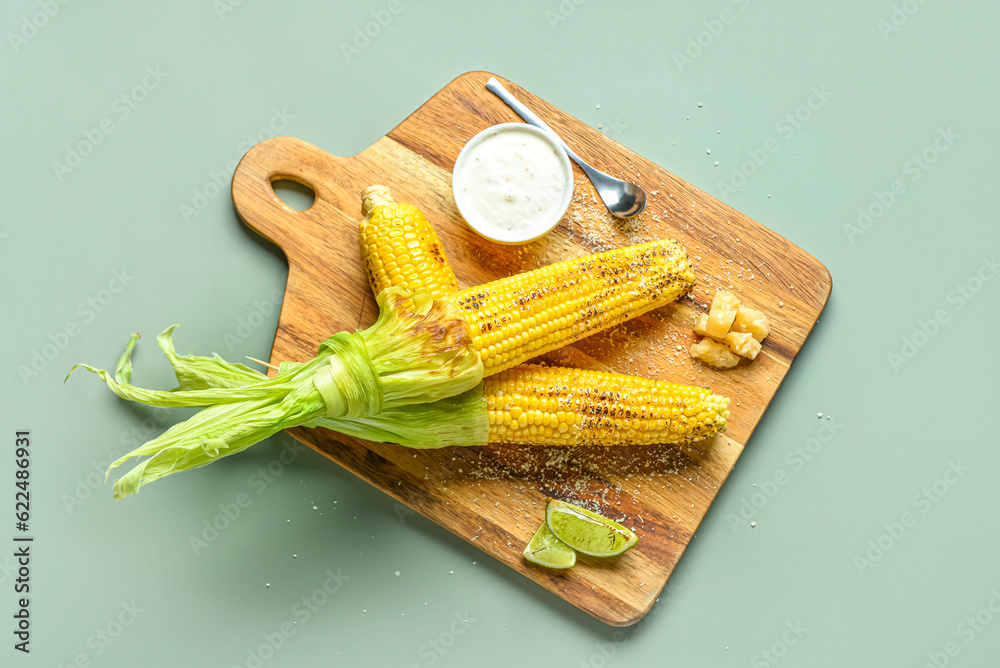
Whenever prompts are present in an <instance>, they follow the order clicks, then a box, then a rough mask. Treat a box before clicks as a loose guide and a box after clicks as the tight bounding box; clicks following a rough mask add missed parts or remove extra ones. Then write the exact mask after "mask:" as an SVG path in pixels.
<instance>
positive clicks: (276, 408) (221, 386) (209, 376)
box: [67, 288, 488, 498]
mask: <svg viewBox="0 0 1000 668" xmlns="http://www.w3.org/2000/svg"><path fill="white" fill-rule="evenodd" d="M408 300H409V301H408ZM378 303H379V307H380V314H379V318H378V320H377V321H376V323H375V324H374V325H372V327H370V328H368V329H366V330H364V331H362V332H355V333H346V332H341V333H339V334H335V335H333V336H331V337H330V338H329V339H327V340H326V341H324V342H323V343H322V344H321V345H320V347H319V351H318V353H317V356H316V357H315V358H313V359H312V360H310V361H308V362H305V363H288V364H282V365H281V367H280V369H279V373H278V375H277V376H276V377H274V378H268V377H267V376H265V375H263V374H261V373H259V372H257V371H254V370H252V369H250V368H248V367H245V366H243V365H241V364H232V363H229V362H226V361H225V360H223V359H222V358H220V357H219V356H218V355H216V356H214V357H201V356H196V355H178V354H177V353H176V351H175V350H174V346H173V339H172V337H173V330H174V329H175V328H176V327H177V326H176V325H174V326H172V327H169V328H168V329H167V330H165V331H164V332H163V333H162V334H160V336H159V337H158V339H157V340H158V342H159V344H160V347H161V348H162V349H163V351H164V354H166V356H167V359H168V360H169V361H170V364H171V366H172V367H173V369H174V374H175V375H176V376H177V381H178V387H177V388H175V389H173V390H170V391H159V390H147V389H144V388H141V387H137V386H135V385H132V384H131V375H132V364H131V354H132V350H133V349H134V347H135V344H136V341H137V340H138V338H139V337H138V335H134V336H133V337H132V338H131V339H130V340H129V343H128V345H127V347H126V350H125V352H124V354H123V355H122V357H121V359H120V360H119V362H118V365H117V367H116V370H115V374H114V376H112V375H111V374H109V373H108V372H107V371H105V370H103V369H97V368H95V367H92V366H89V365H86V364H78V365H76V366H74V367H73V369H72V370H71V371H70V373H72V372H73V370H75V369H76V368H77V367H82V368H84V369H86V370H88V371H90V372H92V373H94V374H97V375H98V376H99V377H100V378H101V379H102V380H103V381H104V382H105V383H106V384H107V385H108V387H109V388H110V389H111V390H112V391H113V392H114V393H115V394H117V395H118V396H120V397H122V398H123V399H128V400H131V401H138V402H141V403H145V404H149V405H153V406H204V407H206V408H204V409H203V410H202V411H201V412H199V413H197V414H196V415H194V416H193V417H191V418H190V419H188V420H187V421H185V422H182V423H180V424H177V425H174V426H173V427H171V428H170V429H169V430H167V431H166V432H165V433H164V434H162V435H161V436H159V437H157V438H155V439H153V440H151V441H149V442H148V443H146V444H144V445H143V446H141V447H140V448H137V449H136V450H133V451H132V452H130V453H128V454H127V455H125V456H123V457H121V458H120V459H118V460H117V461H115V462H113V463H112V464H111V466H110V467H109V468H108V471H109V472H110V471H111V470H112V469H114V468H116V467H118V466H120V465H122V464H123V463H125V462H126V461H128V460H129V459H131V458H133V457H149V459H147V460H145V461H144V462H142V463H140V464H138V465H137V466H136V467H135V468H134V469H133V470H132V471H130V472H129V473H128V474H126V475H125V476H124V477H123V478H121V479H120V480H118V481H117V482H116V483H115V498H122V497H124V496H128V495H130V494H135V493H136V492H137V491H138V490H139V488H140V487H142V486H143V485H145V484H148V483H150V482H152V481H154V480H158V479H159V478H162V477H164V476H166V475H169V474H171V473H177V472H180V471H186V470H190V469H194V468H198V467H201V466H205V465H207V464H210V463H211V462H212V461H214V460H216V459H219V458H221V457H224V456H227V455H231V454H235V453H237V452H240V451H242V450H244V449H246V448H248V447H250V446H251V445H253V444H254V443H257V442H258V441H261V440H263V439H264V438H267V437H268V436H271V435H272V434H275V433H277V432H278V431H281V430H282V429H288V428H290V427H296V426H306V427H314V426H316V425H317V424H318V423H320V422H321V421H329V422H328V423H329V425H331V426H332V425H333V424H334V423H336V424H338V425H339V426H340V427H341V428H342V429H344V430H347V431H345V433H349V434H352V435H357V436H359V437H361V438H366V437H369V438H370V437H375V438H372V440H396V439H397V438H399V439H401V440H409V441H410V442H412V443H413V444H414V447H432V444H433V443H436V442H437V441H436V440H435V439H437V438H439V437H446V438H450V439H457V438H460V437H461V438H465V437H467V436H470V435H478V434H482V433H485V432H483V426H482V425H483V424H485V422H483V421H485V420H486V415H487V414H486V410H485V406H484V407H483V408H482V413H481V415H479V414H477V411H476V410H474V409H473V408H472V406H473V403H474V402H473V401H472V400H471V399H469V398H467V399H464V400H461V401H458V402H457V403H445V404H441V405H440V406H439V407H438V409H437V410H436V411H435V410H434V409H424V408H419V407H418V406H419V405H420V404H424V403H431V402H437V401H441V400H445V399H448V398H450V397H453V396H455V395H460V394H462V393H463V392H467V391H468V390H470V389H472V388H475V387H476V386H477V385H478V384H479V383H480V382H481V380H482V376H483V366H482V362H481V361H480V359H479V355H478V353H477V352H476V350H475V348H474V346H473V345H472V341H471V339H470V337H469V333H468V327H467V325H466V324H465V322H464V321H463V320H462V319H461V316H460V315H459V314H458V312H457V310H456V309H454V307H453V306H451V305H450V304H449V303H447V302H444V301H441V300H433V299H431V298H430V297H429V296H428V295H426V294H422V293H417V294H411V293H409V292H407V291H406V290H405V289H402V288H388V289H386V290H385V291H383V292H382V294H380V295H379V297H378ZM67 377H68V376H67ZM480 395H481V391H480ZM445 412H447V413H448V414H449V417H448V418H446V419H442V418H441V415H442V414H443V413H445ZM381 414H385V418H384V420H380V419H378V418H377V417H376V416H378V415H381ZM473 418H475V420H478V421H474V419H473ZM464 421H468V425H466V424H465V422H464ZM420 425H425V427H426V428H427V429H429V431H428V432H427V433H425V434H424V433H421V432H420V429H419V427H420ZM332 428H336V427H332ZM486 429H487V430H488V425H487V427H486ZM366 434H367V436H366ZM484 439H485V436H482V437H481V438H480V439H479V440H484ZM477 444H478V441H477Z"/></svg>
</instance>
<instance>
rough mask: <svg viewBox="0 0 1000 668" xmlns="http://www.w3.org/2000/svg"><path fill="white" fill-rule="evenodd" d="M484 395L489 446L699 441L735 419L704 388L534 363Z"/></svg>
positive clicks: (487, 387) (496, 379)
mask: <svg viewBox="0 0 1000 668" xmlns="http://www.w3.org/2000/svg"><path fill="white" fill-rule="evenodd" d="M473 391H474V390H473ZM483 394H484V396H485V397H486V407H487V410H488V411H489V422H490V433H489V442H490V443H510V444H525V445H632V444H643V445H645V444H653V443H676V442H679V441H698V440H701V439H704V438H708V437H709V436H712V435H713V434H715V433H717V432H719V431H722V430H724V429H725V428H726V421H727V418H728V417H729V399H727V398H726V397H723V396H719V395H716V394H712V393H711V392H710V391H709V390H706V389H704V388H699V387H689V386H686V385H675V384H673V383H667V382H663V381H658V380H647V379H645V378H638V377H636V376H626V375H624V374H619V373H606V372H601V371H584V370H580V369H564V368H558V367H543V366H537V365H534V364H525V365H522V366H518V367H515V368H514V369H509V370H507V371H503V372H501V373H499V374H498V375H496V376H493V377H492V378H487V379H486V380H485V381H483Z"/></svg>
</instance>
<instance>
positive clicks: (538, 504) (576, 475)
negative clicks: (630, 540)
mask: <svg viewBox="0 0 1000 668" xmlns="http://www.w3.org/2000/svg"><path fill="white" fill-rule="evenodd" d="M490 76H495V75H492V74H490V73H488V72H469V73H467V74H463V75H462V76H460V77H458V78H457V79H455V80H454V81H452V82H451V83H450V84H448V85H447V86H446V87H445V88H444V89H442V90H441V91H440V92H438V93H437V94H436V95H434V97H432V98H431V99H430V100H428V101H427V102H426V103H425V104H424V105H423V106H421V107H420V108H419V109H417V110H416V111H415V112H414V113H413V114H411V115H410V116H409V118H407V119H406V120H405V121H403V122H402V123H400V125H399V126H397V127H396V128H395V129H394V130H392V131H391V132H390V133H389V134H388V135H387V136H385V137H383V138H382V139H381V140H379V141H378V142H376V143H375V144H374V145H372V146H370V147H369V148H367V149H365V150H364V151H362V152H361V153H360V154H358V155H355V156H351V157H339V156H334V155H331V154H329V153H326V152H325V151H323V150H321V149H319V148H317V147H315V146H312V145H311V144H308V143H306V142H304V141H302V140H300V139H296V138H293V137H276V138H274V139H269V140H267V141H264V142H261V143H260V144H257V145H256V146H254V147H253V148H251V149H250V150H249V151H248V152H247V154H246V155H245V156H244V157H243V159H242V161H241V162H240V164H239V166H238V167H237V169H236V173H235V175H234V176H233V184H232V195H233V201H234V203H235V205H236V210H237V212H238V213H239V215H240V217H241V218H242V219H243V221H244V222H245V223H246V224H247V225H248V226H250V227H251V228H252V229H254V230H256V231H257V232H258V233H260V234H261V235H262V236H264V237H265V238H267V239H269V240H271V241H272V242H273V243H275V244H276V245H278V246H279V247H280V248H281V249H282V250H283V251H284V252H285V254H286V256H287V257H288V264H289V274H288V286H287V288H286V291H285V297H284V302H283V304H282V309H281V316H280V319H279V323H278V330H277V333H276V335H275V340H274V347H273V350H272V352H271V362H272V363H274V364H277V363H278V362H280V361H282V360H296V361H303V360H306V359H309V358H311V357H312V356H313V355H314V354H315V351H316V348H317V346H318V344H319V343H320V342H321V341H323V340H324V339H325V338H327V337H328V336H329V335H331V334H333V333H334V332H337V331H341V330H353V329H355V328H358V327H365V326H367V325H369V324H371V323H372V322H374V319H375V307H374V298H373V296H372V295H371V294H370V288H369V286H368V281H367V279H366V277H365V274H364V270H363V266H362V264H361V260H360V255H359V251H358V245H357V234H358V227H357V221H358V220H359V219H360V218H361V200H360V196H359V193H360V192H361V190H362V189H363V188H365V187H366V186H369V185H373V184H384V185H387V186H389V187H390V188H391V189H392V192H393V195H394V197H395V199H396V201H400V202H409V203H411V204H414V205H416V206H417V207H419V208H420V209H421V210H422V211H423V213H424V214H425V215H426V216H427V218H428V219H429V220H430V221H431V223H432V224H433V225H434V226H435V228H436V229H437V231H438V234H439V235H440V237H441V241H442V244H443V245H444V247H445V251H446V253H447V255H448V257H449V259H450V260H451V263H452V266H453V267H454V270H455V273H456V275H457V276H458V279H459V282H460V283H461V284H462V286H463V287H465V286H470V285H477V284H480V283H484V282H487V281H490V280H493V279H495V278H499V277H502V276H507V275H510V274H515V273H518V272H521V271H525V270H529V269H533V268H536V267H538V266H541V265H544V264H549V263H551V262H556V261H559V260H563V259H566V258H569V257H576V256H579V255H583V254H588V253H592V252H595V251H598V250H606V249H608V248H613V247H619V246H624V245H629V244H631V243H638V242H641V241H645V240H649V239H654V238H664V237H671V238H674V239H677V240H678V241H680V242H681V243H683V244H684V245H685V246H686V248H687V250H688V253H689V254H690V255H691V258H692V260H693V262H694V265H695V268H696V271H697V274H698V285H697V286H696V287H695V289H694V290H693V291H692V292H691V293H690V294H689V295H688V296H687V297H685V298H684V299H682V300H680V301H679V302H677V303H676V304H672V305H669V306H667V307H664V308H661V309H658V310H656V311H653V312H651V313H649V314H647V315H645V316H643V317H641V318H637V319H635V320H633V321H630V322H628V323H626V324H624V325H621V326H619V327H616V328H614V329H612V330H609V331H607V332H604V333H602V334H598V335H595V336H593V337H590V338H588V339H584V340H583V341H580V342H578V343H576V344H574V345H573V346H569V347H566V348H563V349H561V350H558V351H554V352H552V353H549V354H548V355H546V356H543V357H542V358H540V359H541V360H543V361H547V362H550V363H553V364H560V365H563V366H575V367H580V368H593V369H602V370H609V371H618V372H622V373H631V374H635V375H641V376H646V377H650V378H658V379H661V380H669V381H672V382H680V383H686V384H694V385H708V386H709V387H711V388H712V389H713V390H714V391H715V392H717V393H721V394H725V395H728V396H729V397H731V398H732V403H731V417H730V420H729V425H730V426H729V429H728V430H727V431H726V432H725V433H724V434H721V435H719V436H717V437H715V438H713V439H711V440H708V441H704V442H700V443H694V444H687V445H682V446H656V447H623V448H576V449H573V448H568V447H558V448H525V447H511V446H484V447H468V448H445V449H440V450H424V451H416V450H410V449H407V448H403V447H400V446H395V445H389V444H378V443H368V442H362V441H358V440H355V439H352V438H349V437H346V436H342V435H340V434H337V433H334V432H330V431H326V430H322V429H316V430H309V429H302V428H300V429H295V430H292V431H291V434H292V435H293V436H294V437H295V438H297V439H299V440H301V441H303V442H304V443H306V444H308V445H310V446H311V447H313V448H314V449H316V450H317V451H319V452H320V453H322V454H323V455H325V456H327V457H329V458H330V459H332V460H334V461H336V462H338V463H340V464H341V465H342V466H344V467H345V468H347V469H348V470H350V471H352V472H354V473H356V474H357V475H358V476H360V477H361V478H363V479H365V480H367V481H368V482H370V483H372V484H373V485H375V486H376V487H378V488H380V489H382V490H383V491H385V492H386V493H388V494H390V495H392V496H393V497H395V498H396V499H398V500H399V501H401V502H402V503H404V504H406V505H407V506H410V507H411V508H413V509H415V510H416V511H418V512H420V513H422V514H424V515H426V516H427V517H429V518H430V519H432V520H434V521H435V522H437V523H438V524H440V525H441V526H443V527H445V528H447V529H448V530H450V531H452V532H453V533H455V534H456V535H458V536H460V537H461V538H463V539H465V540H466V541H470V542H472V543H473V544H474V545H476V546H477V547H479V548H480V549H481V550H483V551H484V552H486V553H488V554H489V555H491V556H493V557H495V558H496V559H498V560H500V561H501V562H503V563H505V564H507V565H508V566H510V567H511V568H513V569H515V570H517V571H518V572H520V573H522V574H523V575H524V576H525V577H528V578H530V579H531V580H534V581H535V582H537V583H539V584H541V585H542V586H543V587H546V588H547V589H549V590H551V591H553V592H554V593H556V594H557V595H558V596H560V597H562V598H564V599H566V600H567V601H569V602H570V603H572V604H573V605H576V606H578V607H579V608H581V609H582V610H585V611H586V612H588V613H590V614H591V615H593V616H594V617H596V618H597V619H600V620H602V621H604V622H606V623H608V624H613V625H619V626H624V625H628V624H632V623H634V622H636V621H638V620H639V619H641V618H642V616H643V615H644V614H645V613H646V612H648V611H649V609H650V607H651V606H652V605H653V602H654V601H655V599H656V597H657V596H658V595H659V593H660V591H661V590H662V589H663V587H664V585H665V584H666V582H667V579H668V578H669V576H670V573H671V572H672V570H673V568H674V566H675V565H676V564H677V561H678V559H680V556H681V554H682V553H683V552H684V549H685V547H686V546H687V544H688V542H689V541H690V540H691V536H692V535H693V534H694V532H695V531H696V530H697V528H698V524H699V523H700V522H701V520H702V518H703V517H704V515H705V513H706V511H707V510H708V507H709V505H710V504H711V502H712V500H713V499H714V498H715V495H716V493H717V492H718V490H719V487H720V486H721V485H722V483H723V482H724V481H725V479H726V476H727V475H728V474H729V472H730V470H732V467H733V466H734V464H735V463H736V459H737V458H738V457H739V455H740V453H741V452H742V450H743V447H744V445H745V444H746V443H747V440H748V439H749V438H750V435H751V434H752V433H753V430H754V428H755V427H756V425H757V423H758V421H759V420H760V418H761V415H762V414H763V413H764V410H765V409H766V408H767V406H768V403H769V402H770V401H771V398H772V397H773V396H774V394H775V392H776V391H777V389H778V386H779V385H780V384H781V381H782V379H783V378H784V376H785V374H786V372H787V371H788V368H789V365H790V364H791V363H792V360H793V359H794V358H795V355H796V354H797V353H798V351H799V349H800V348H801V347H802V345H803V343H804V342H805V339H806V337H807V336H808V335H809V332H810V330H811V329H812V327H813V325H814V324H815V322H816V320H817V318H818V317H819V315H820V312H821V311H822V309H823V307H824V306H825V304H826V301H827V298H828V297H829V295H830V290H831V286H832V281H831V278H830V274H829V272H828V271H827V269H826V267H824V266H823V265H822V264H821V263H820V262H819V261H817V260H816V259H815V258H813V257H812V256H810V255H809V254H807V253H806V252H804V251H803V250H802V249H800V248H798V247H797V246H795V245H794V244H792V243H791V242H789V241H788V240H786V239H784V238H782V237H781V236H779V235H777V234H775V233H774V232H771V231H770V230H768V229H766V228H765V227H763V226H762V225H760V224H759V223H757V222H755V221H753V220H751V219H750V218H748V217H747V216H745V215H743V214H741V213H739V212H738V211H735V210H733V209H732V208H730V207H729V206H727V205H726V204H724V203H722V202H720V201H719V200H717V199H715V198H713V197H711V196H709V195H707V194H705V193H703V192H702V191H700V190H698V189H697V188H695V187H694V186H692V185H690V184H688V183H686V182H685V181H683V180H681V179H680V178H678V177H676V176H674V175H673V174H671V173H670V172H668V171H666V170H664V169H663V168H661V167H658V166H657V165H655V164H653V163H651V162H649V161H648V160H646V159H644V158H642V157H641V156H639V155H637V154H635V153H633V152H632V151H630V150H628V149H627V148H625V147H623V146H621V145H620V144H618V143H616V142H614V141H613V140H611V139H609V138H608V137H606V136H605V135H603V134H602V133H601V132H599V131H598V130H596V129H594V128H591V127H589V126H588V125H586V124H584V123H582V122H581V121H578V120H576V119H575V118H573V117H571V116H569V115H568V114H566V113H564V112H562V111H560V110H559V109H557V108H555V107H553V106H552V105H550V104H548V103H546V102H545V101H544V100H542V99H540V98H538V97H536V96H534V95H532V94H531V93H529V92H528V91H526V90H524V89H522V88H520V87H519V86H517V85H515V84H512V83H511V82H509V81H507V80H505V79H502V78H501V77H497V78H498V79H500V81H501V82H502V83H503V84H504V86H506V87H507V88H508V90H510V91H511V92H512V93H513V94H514V95H515V96H516V97H518V98H519V99H520V100H521V101H522V102H524V103H525V104H526V105H528V106H529V107H530V108H531V109H533V110H534V111H535V112H536V113H537V114H538V115H539V116H541V117H542V118H543V119H544V120H545V121H546V122H547V123H548V124H549V125H550V126H551V127H552V128H553V129H554V130H555V131H556V132H558V133H559V134H561V135H562V137H563V138H564V139H565V140H566V141H567V143H568V144H569V145H570V146H571V147H572V148H573V149H574V150H576V151H577V153H579V154H580V155H581V157H583V158H584V159H585V160H587V161H589V162H590V163H591V164H592V165H594V166H595V167H597V168H598V169H601V170H604V171H606V172H609V173H611V174H614V175H616V176H620V177H621V178H625V179H631V180H634V181H635V182H637V183H639V184H640V185H642V186H643V187H644V188H645V190H646V192H647V194H648V196H649V203H648V205H647V207H646V210H645V212H644V213H643V214H642V216H640V217H639V218H638V219H635V220H633V221H630V222H624V221H620V220H617V219H614V218H612V217H611V216H610V215H608V213H607V212H606V210H605V209H604V208H603V206H602V205H600V203H599V201H598V200H597V199H596V195H595V193H594V190H593V188H592V187H591V185H590V182H589V181H588V180H587V179H586V177H585V176H584V175H583V173H582V171H580V170H579V168H578V167H576V166H575V165H574V177H575V187H574V196H573V202H572V204H571V205H570V209H569V211H568V212H567V214H566V216H565V217H564V218H563V220H562V222H561V223H560V225H559V227H557V228H556V230H555V231H553V232H552V233H551V234H549V235H548V236H546V237H545V238H543V239H542V240H540V241H537V242H534V243H531V244H527V245H523V246H503V245H499V244H495V243H492V242H489V241H486V240H484V239H482V238H481V237H479V236H477V235H476V234H475V233H474V232H472V231H471V229H469V227H468V226H467V225H465V223H464V222H463V221H462V219H461V217H460V216H459V214H458V210H457V209H456V208H455V202H454V199H453V197H452V192H451V169H452V167H453V165H454V163H455V159H456V157H457V156H458V152H459V151H460V150H461V148H462V146H463V145H464V144H465V143H466V142H467V141H468V140H469V139H470V138H472V137H473V136H474V135H475V134H477V133H478V132H480V131H481V130H483V129H485V128H487V127H488V126H490V125H493V124H496V123H502V122H510V121H516V120H519V119H517V118H516V117H515V115H514V113H513V112H512V111H511V110H510V109H508V108H507V106H506V105H504V103H503V102H501V101H500V100H499V99H498V98H496V97H495V96H494V95H493V94H492V93H490V92H488V91H487V90H486V88H485V84H486V81H487V80H488V79H489V78H490ZM279 179H289V180H292V181H297V182H299V183H301V184H303V185H305V186H308V187H309V188H311V189H312V190H313V191H314V192H315V195H316V198H315V202H314V203H313V205H312V206H311V207H310V208H309V209H307V210H305V211H295V210H293V209H291V208H289V207H288V206H286V205H285V204H284V203H283V202H282V201H281V200H280V199H279V198H278V197H277V196H276V195H275V194H274V191H273V189H272V187H271V184H272V182H274V181H276V180H279ZM719 288H725V289H729V290H731V291H733V292H735V293H736V294H737V295H739V296H740V297H741V299H742V300H743V302H744V303H745V304H747V305H749V306H752V307H753V308H757V309H760V310H762V311H764V312H765V313H766V314H767V315H768V317H769V319H770V322H771V334H770V336H769V337H768V338H767V339H766V340H765V341H764V346H763V350H762V351H761V353H760V355H759V356H758V358H757V359H756V360H755V361H753V362H752V363H751V362H747V361H746V360H744V361H742V362H741V363H740V365H739V366H738V367H736V368H734V369H728V370H715V369H712V368H710V367H706V366H703V365H701V363H699V362H696V361H695V360H693V359H691V358H690V357H689V356H688V355H687V348H688V347H689V346H690V345H691V344H692V343H693V342H694V341H695V336H694V334H693V332H692V331H691V327H692V325H693V324H694V322H695V320H696V318H697V315H698V313H701V312H707V310H708V306H709V304H710V302H711V298H712V295H713V294H714V292H715V290H716V289H719ZM546 496H552V497H556V498H560V499H564V500H566V501H569V502H572V503H578V504H581V505H584V506H586V507H589V508H591V509H594V510H597V511H599V512H601V513H603V514H605V515H607V516H609V517H612V518H614V519H616V520H619V521H622V522H623V523H625V524H626V525H627V526H629V527H631V528H633V529H634V530H635V532H636V533H637V534H638V536H639V544H638V546H637V547H636V548H634V549H633V550H631V551H630V552H627V553H626V554H624V555H622V556H620V557H616V558H614V559H611V560H599V559H593V558H587V557H582V558H580V559H579V561H578V563H577V565H576V566H575V567H573V568H572V569H570V570H568V571H564V572H558V571H551V570H546V569H543V568H539V567H535V566H533V565H531V564H529V563H526V562H525V561H524V560H523V559H522V558H521V551H522V550H523V548H524V546H525V544H526V542H527V541H528V540H529V539H530V537H531V535H532V533H533V532H534V530H535V529H536V528H537V527H538V525H539V524H540V523H541V522H542V521H543V518H544V507H545V497H546Z"/></svg>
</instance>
